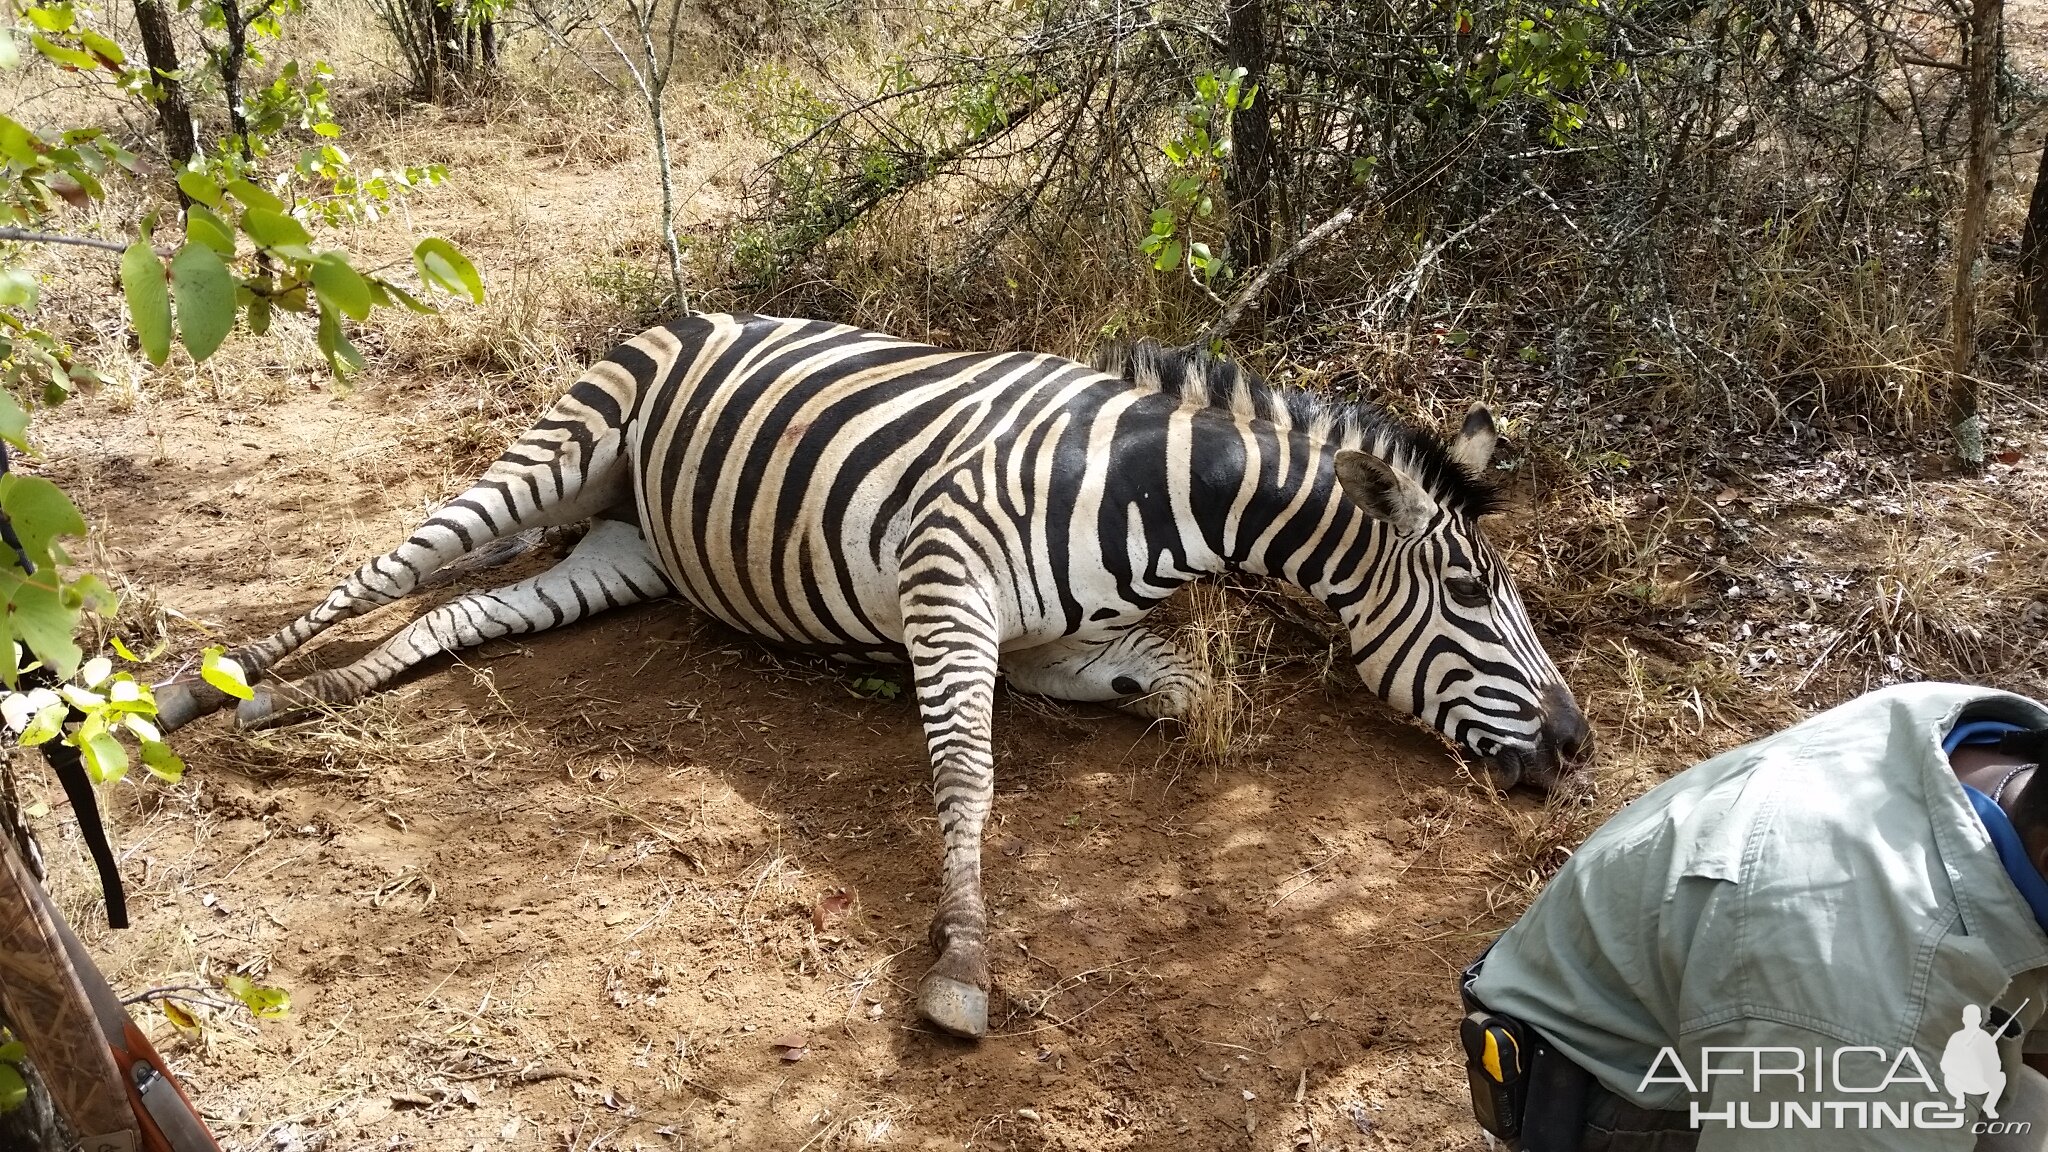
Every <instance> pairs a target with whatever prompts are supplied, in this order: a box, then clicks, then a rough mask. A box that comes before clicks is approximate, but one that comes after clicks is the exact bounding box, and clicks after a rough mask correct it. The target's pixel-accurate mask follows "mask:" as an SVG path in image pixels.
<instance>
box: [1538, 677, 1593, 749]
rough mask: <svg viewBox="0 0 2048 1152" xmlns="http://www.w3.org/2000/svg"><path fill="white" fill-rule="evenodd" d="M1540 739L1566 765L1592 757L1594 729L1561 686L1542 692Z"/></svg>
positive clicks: (1546, 688) (1547, 688) (1550, 687)
mask: <svg viewBox="0 0 2048 1152" xmlns="http://www.w3.org/2000/svg"><path fill="white" fill-rule="evenodd" d="M1543 738H1544V740H1545V741H1546V742H1547V743H1549V744H1550V746H1551V747H1553V748H1555V749H1557V753H1558V756H1559V757H1560V758H1561V759H1563V760H1564V761H1565V762H1567V763H1571V762H1575V761H1579V760H1583V759H1585V758H1586V757H1587V756H1590V755H1592V752H1593V727H1592V725H1590V724H1588V723H1586V714H1585V713H1583V712H1581V711H1579V705H1578V702H1577V701H1575V700H1573V699H1572V694H1571V693H1570V692H1569V691H1567V690H1566V689H1565V686H1564V685H1562V684H1552V685H1549V686H1547V687H1545V688H1544V689H1543Z"/></svg>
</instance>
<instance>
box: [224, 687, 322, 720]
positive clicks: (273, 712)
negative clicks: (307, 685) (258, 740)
mask: <svg viewBox="0 0 2048 1152" xmlns="http://www.w3.org/2000/svg"><path fill="white" fill-rule="evenodd" d="M291 695H295V694H292V693H280V692H277V691H274V690H272V689H270V688H267V687H266V688H258V689H256V694H255V695H254V696H251V697H249V698H248V699H247V700H244V701H242V702H241V703H240V704H237V705H235V727H237V728H241V729H245V730H254V729H259V728H275V727H277V726H278V725H280V724H283V723H284V722H286V721H287V720H290V719H291V718H292V717H293V716H295V715H297V714H298V713H300V712H302V711H304V710H305V707H306V706H305V705H304V704H300V703H295V702H294V701H293V700H291V699H290V698H289V697H290V696H291Z"/></svg>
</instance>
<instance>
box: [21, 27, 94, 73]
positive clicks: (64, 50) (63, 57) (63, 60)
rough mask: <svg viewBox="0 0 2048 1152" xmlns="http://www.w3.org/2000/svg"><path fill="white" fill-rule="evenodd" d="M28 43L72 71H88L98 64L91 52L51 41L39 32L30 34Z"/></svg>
mask: <svg viewBox="0 0 2048 1152" xmlns="http://www.w3.org/2000/svg"><path fill="white" fill-rule="evenodd" d="M29 43H31V44H34V45H35V46H36V51H38V52H41V53H42V54H43V55H45V56H48V57H49V58H50V59H51V60H54V61H56V62H57V63H58V64H60V65H62V66H63V67H66V68H69V69H72V70H73V71H77V72H89V71H91V70H92V69H94V68H97V67H99V66H100V62H99V61H98V60H95V59H93V57H92V55H91V53H87V52H80V51H79V50H78V49H76V48H71V47H67V46H65V45H63V44H54V43H51V42H50V41H49V40H47V39H45V38H44V36H43V34H42V33H40V32H37V33H35V34H34V35H31V36H30V37H29Z"/></svg>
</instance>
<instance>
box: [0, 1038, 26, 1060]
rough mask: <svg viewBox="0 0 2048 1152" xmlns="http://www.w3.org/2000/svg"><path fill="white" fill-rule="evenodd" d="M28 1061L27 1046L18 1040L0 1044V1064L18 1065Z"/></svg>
mask: <svg viewBox="0 0 2048 1152" xmlns="http://www.w3.org/2000/svg"><path fill="white" fill-rule="evenodd" d="M26 1059H28V1045H26V1044H24V1043H22V1042H21V1041H19V1040H9V1041H8V1042H7V1043H5V1044H0V1064H19V1063H21V1062H22V1061H24V1060H26Z"/></svg>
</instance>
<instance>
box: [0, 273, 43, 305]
mask: <svg viewBox="0 0 2048 1152" xmlns="http://www.w3.org/2000/svg"><path fill="white" fill-rule="evenodd" d="M41 294H42V285H40V284H38V283H36V278H35V276H34V275H33V274H31V273H30V272H29V271H28V270H27V269H26V268H0V307H6V308H20V309H23V310H26V309H30V308H33V307H35V306H36V297H37V296H39V295H41Z"/></svg>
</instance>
